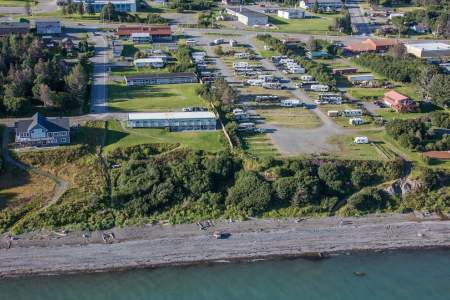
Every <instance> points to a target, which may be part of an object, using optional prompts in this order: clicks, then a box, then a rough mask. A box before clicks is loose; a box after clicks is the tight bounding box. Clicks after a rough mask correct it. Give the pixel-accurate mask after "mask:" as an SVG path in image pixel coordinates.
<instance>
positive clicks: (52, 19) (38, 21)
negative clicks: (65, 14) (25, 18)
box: [34, 18, 61, 24]
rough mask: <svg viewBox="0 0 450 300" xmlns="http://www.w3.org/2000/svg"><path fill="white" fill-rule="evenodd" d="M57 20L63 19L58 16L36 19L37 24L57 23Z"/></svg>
mask: <svg viewBox="0 0 450 300" xmlns="http://www.w3.org/2000/svg"><path fill="white" fill-rule="evenodd" d="M56 22H58V23H60V22H61V20H60V19H57V18H46V19H36V20H34V23H35V24H37V23H56Z"/></svg>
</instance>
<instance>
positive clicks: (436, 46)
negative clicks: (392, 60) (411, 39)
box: [407, 42, 450, 51]
mask: <svg viewBox="0 0 450 300" xmlns="http://www.w3.org/2000/svg"><path fill="white" fill-rule="evenodd" d="M407 46H408V47H414V48H420V49H422V50H428V51H436V50H450V45H449V44H445V43H440V42H437V43H434V42H429V43H414V44H407Z"/></svg>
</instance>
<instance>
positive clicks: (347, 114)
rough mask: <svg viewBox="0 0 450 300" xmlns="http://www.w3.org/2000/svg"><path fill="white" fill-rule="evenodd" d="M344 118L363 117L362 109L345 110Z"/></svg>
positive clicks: (343, 112)
mask: <svg viewBox="0 0 450 300" xmlns="http://www.w3.org/2000/svg"><path fill="white" fill-rule="evenodd" d="M342 115H343V116H344V117H360V116H362V115H363V111H362V109H345V110H343V111H342Z"/></svg>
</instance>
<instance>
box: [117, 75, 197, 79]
mask: <svg viewBox="0 0 450 300" xmlns="http://www.w3.org/2000/svg"><path fill="white" fill-rule="evenodd" d="M172 77H197V76H195V74H194V73H149V74H137V75H132V76H125V78H126V79H127V80H130V79H131V80H136V79H149V78H172Z"/></svg>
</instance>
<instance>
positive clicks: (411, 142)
mask: <svg viewBox="0 0 450 300" xmlns="http://www.w3.org/2000/svg"><path fill="white" fill-rule="evenodd" d="M431 126H432V124H431V122H427V121H424V120H421V119H415V120H393V121H391V122H389V123H388V124H387V125H386V132H387V133H388V134H389V135H390V136H391V137H393V138H394V139H396V140H397V141H398V142H399V143H400V145H402V146H403V147H405V148H409V149H411V150H415V151H420V152H423V151H431V150H437V151H447V150H450V136H449V135H447V134H444V133H442V132H441V131H439V130H434V129H432V128H431Z"/></svg>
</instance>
